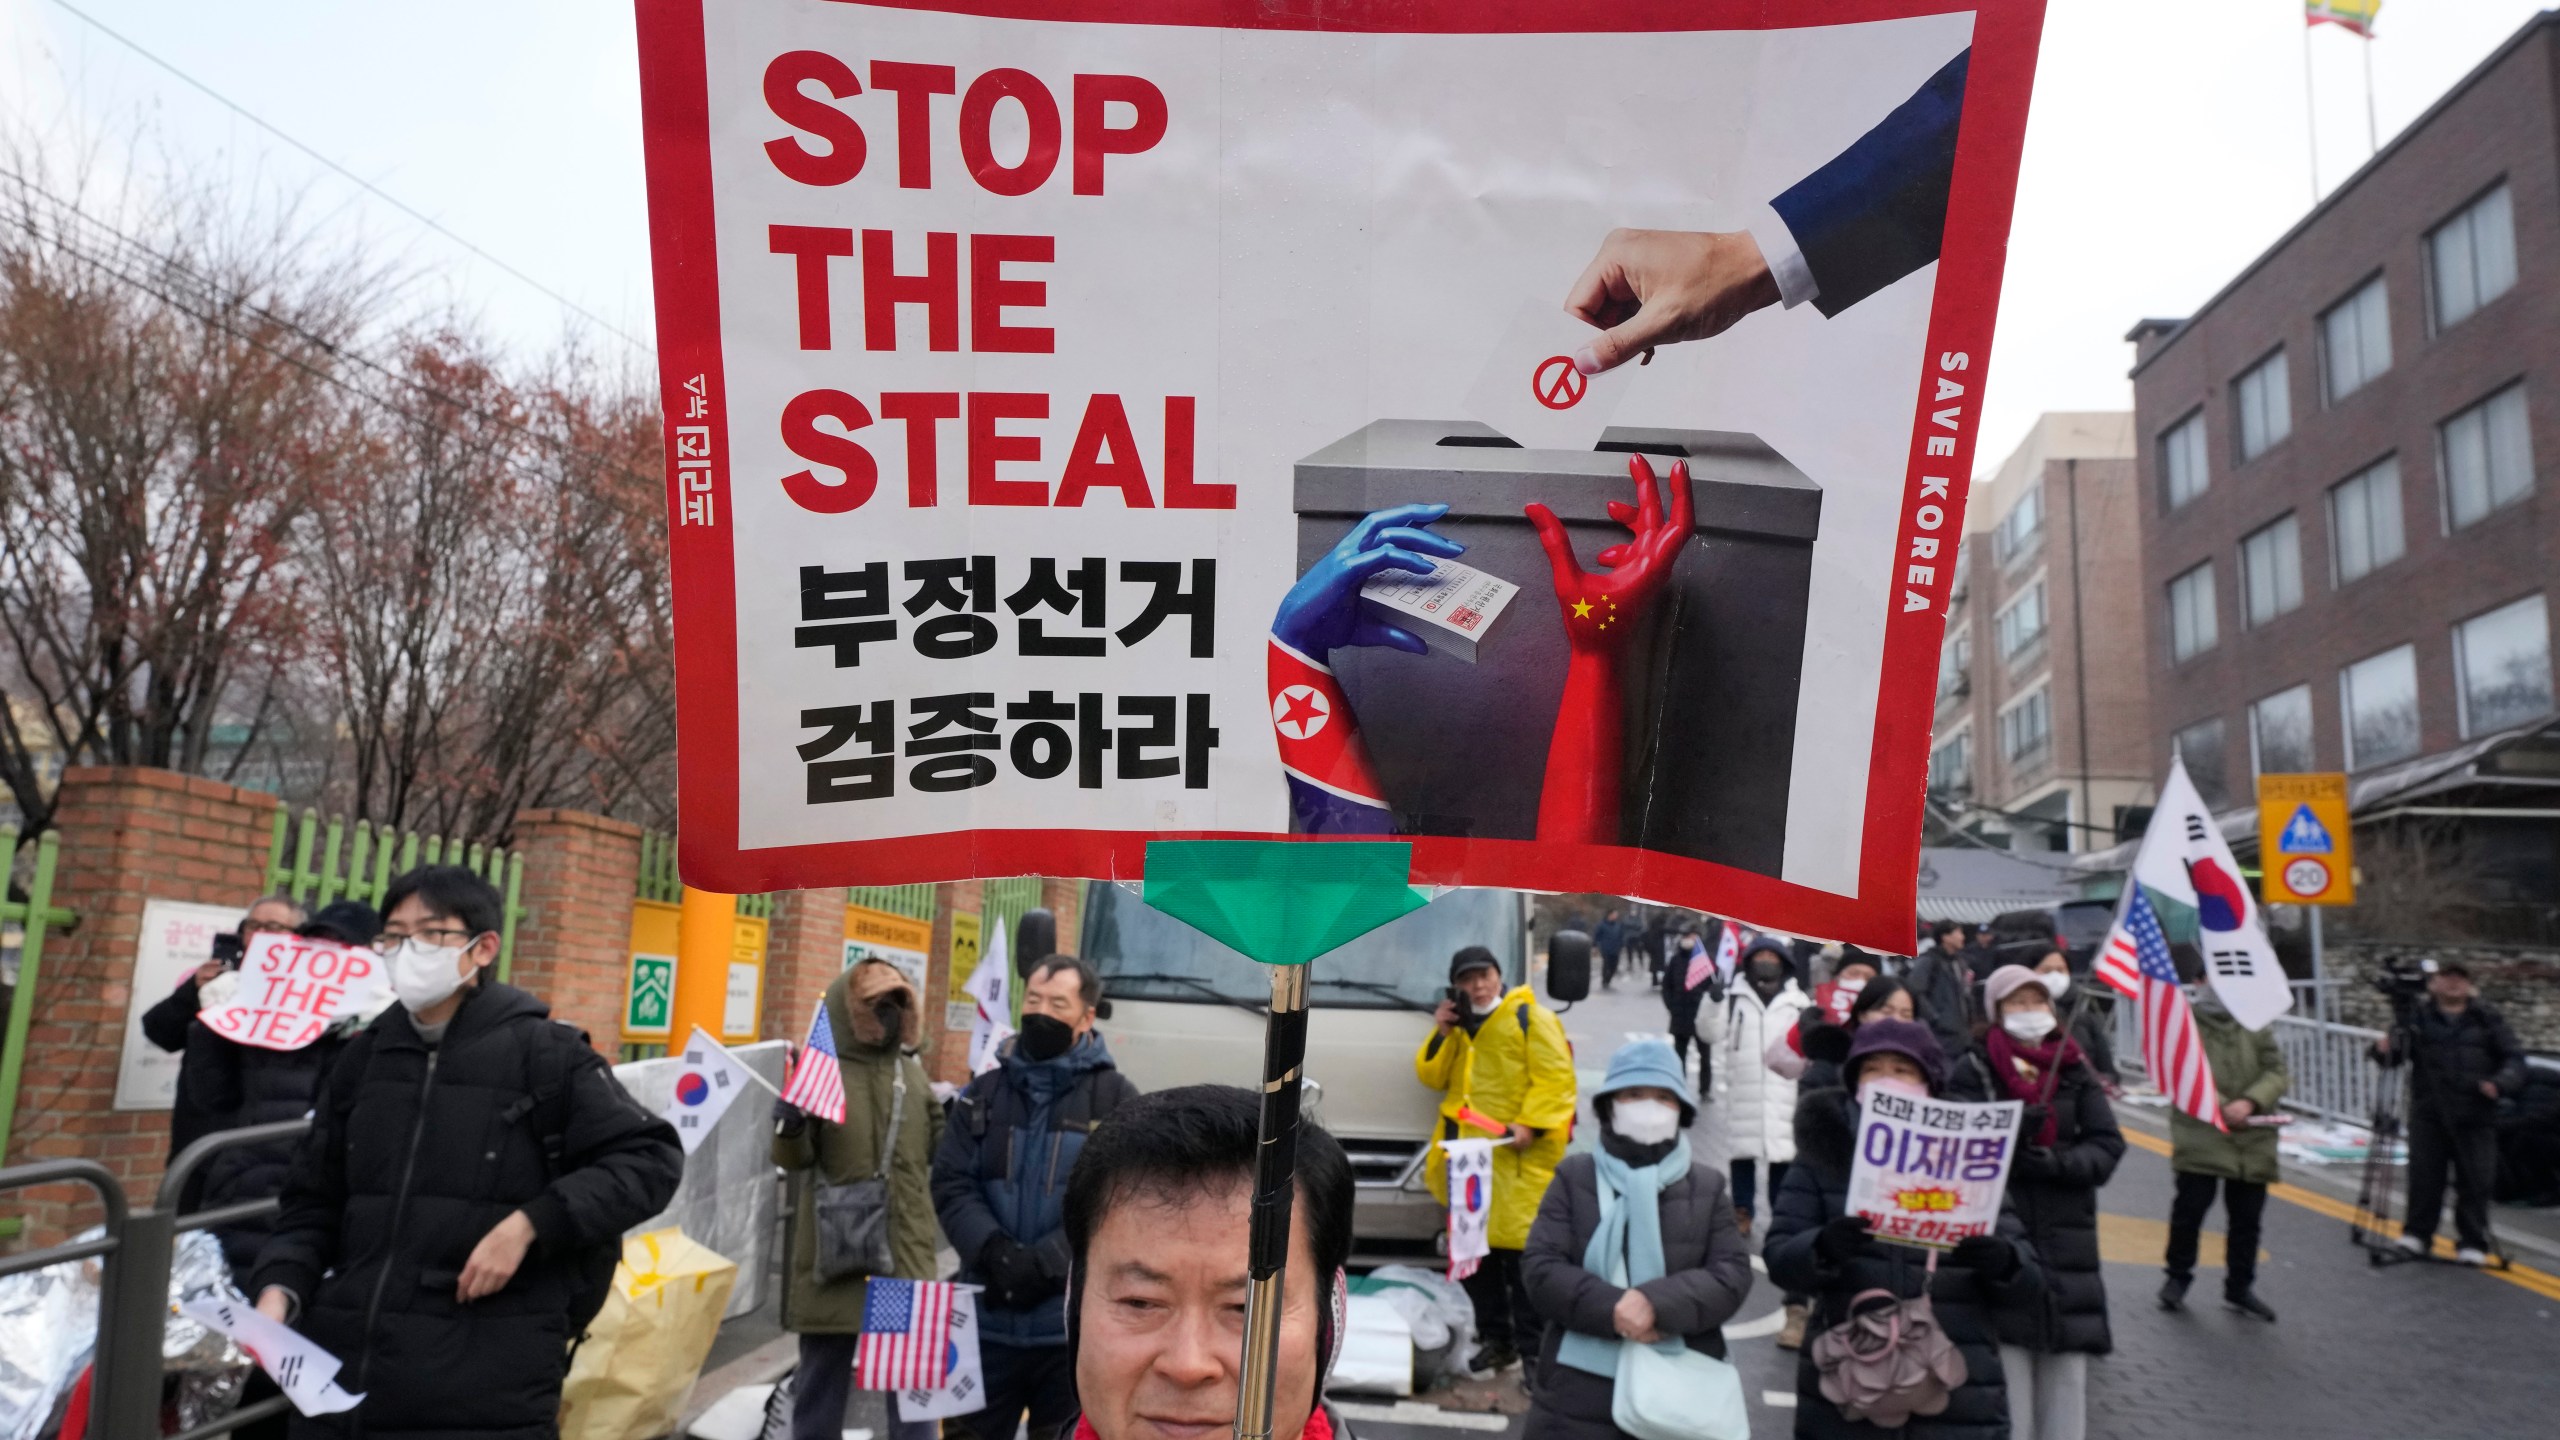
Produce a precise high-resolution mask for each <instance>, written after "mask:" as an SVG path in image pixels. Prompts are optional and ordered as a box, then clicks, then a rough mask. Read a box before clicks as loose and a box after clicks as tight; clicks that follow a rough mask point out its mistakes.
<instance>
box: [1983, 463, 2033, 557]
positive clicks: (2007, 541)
mask: <svg viewBox="0 0 2560 1440" xmlns="http://www.w3.org/2000/svg"><path fill="white" fill-rule="evenodd" d="M2043 538H2044V482H2043V481H2041V480H2039V481H2037V482H2036V483H2034V484H2033V485H2030V486H2028V487H2027V493H2026V494H2024V495H2021V496H2019V497H2018V503H2017V504H2015V505H2012V506H2010V507H2009V513H2008V514H2007V515H2005V516H2002V517H2001V520H2000V529H1999V530H1998V531H1997V532H1996V533H1995V534H1994V535H1993V537H1992V546H1991V548H1992V550H1993V552H1994V553H1996V554H1997V555H1999V557H2000V563H2001V564H2003V565H2006V564H2009V563H2010V562H2011V561H2014V560H2016V559H2018V558H2019V557H2020V556H2022V555H2025V554H2026V553H2028V552H2029V551H2031V550H2033V549H2034V548H2035V546H2036V542H2037V541H2039V540H2042V539H2043Z"/></svg>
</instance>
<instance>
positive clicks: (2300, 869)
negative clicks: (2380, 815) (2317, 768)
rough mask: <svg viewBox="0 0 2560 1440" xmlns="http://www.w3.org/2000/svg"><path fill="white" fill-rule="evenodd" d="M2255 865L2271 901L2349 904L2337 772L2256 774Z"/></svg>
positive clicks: (2350, 837) (2349, 843)
mask: <svg viewBox="0 0 2560 1440" xmlns="http://www.w3.org/2000/svg"><path fill="white" fill-rule="evenodd" d="M2258 864H2259V869H2260V870H2261V872H2262V873H2263V874H2264V875H2265V877H2266V878H2265V890H2266V898H2267V901H2268V903H2270V904H2274V905H2352V904H2354V903H2355V900H2356V880H2355V875H2356V870H2355V831H2354V828H2353V825H2352V823H2351V822H2350V821H2349V819H2348V816H2347V777H2346V776H2345V775H2343V774H2340V773H2338V772H2336V771H2326V772H2322V773H2317V774H2309V775H2261V776H2259V777H2258Z"/></svg>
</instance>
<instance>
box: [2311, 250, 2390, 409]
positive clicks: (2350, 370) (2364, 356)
mask: <svg viewBox="0 0 2560 1440" xmlns="http://www.w3.org/2000/svg"><path fill="white" fill-rule="evenodd" d="M2390 368H2391V298H2390V295H2389V293H2388V292H2387V291H2385V290H2384V288H2383V284H2382V277H2381V276H2379V275H2376V276H2374V277H2373V278H2372V279H2370V280H2367V281H2366V282H2364V284H2363V286H2362V287H2361V288H2359V289H2358V290H2357V291H2356V293H2354V294H2353V295H2350V296H2348V297H2347V298H2346V299H2344V300H2341V301H2339V302H2338V303H2337V304H2336V305H2333V306H2331V307H2330V309H2329V313H2328V314H2326V315H2323V316H2321V317H2320V373H2321V374H2322V376H2324V377H2325V379H2326V382H2327V385H2328V390H2329V403H2330V404H2332V405H2335V404H2337V403H2338V402H2339V401H2341V400H2344V399H2346V398H2347V397H2348V396H2350V395H2353V394H2354V393H2356V392H2357V391H2358V390H2361V389H2363V388H2364V387H2365V384H2366V382H2367V381H2370V380H2372V379H2373V378H2374V377H2376V376H2378V375H2380V374H2381V373H2382V372H2383V371H2385V370H2388V369H2390Z"/></svg>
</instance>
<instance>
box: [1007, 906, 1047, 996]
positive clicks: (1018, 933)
mask: <svg viewBox="0 0 2560 1440" xmlns="http://www.w3.org/2000/svg"><path fill="white" fill-rule="evenodd" d="M1057 953H1058V917H1057V916H1056V915H1055V914H1053V913H1052V912H1050V911H1047V910H1042V909H1031V910H1025V911H1023V912H1022V918H1021V919H1020V920H1017V921H1015V922H1014V925H1013V973H1015V974H1016V975H1019V976H1021V977H1023V978H1024V979H1026V980H1027V979H1030V978H1031V971H1032V969H1033V968H1034V967H1036V966H1037V965H1039V963H1040V962H1041V961H1043V960H1046V959H1048V958H1049V957H1050V956H1052V955H1055V954H1057Z"/></svg>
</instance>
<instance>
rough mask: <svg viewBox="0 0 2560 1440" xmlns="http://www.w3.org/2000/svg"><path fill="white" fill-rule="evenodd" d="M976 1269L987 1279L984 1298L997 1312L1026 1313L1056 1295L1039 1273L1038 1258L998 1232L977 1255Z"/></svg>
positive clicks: (1051, 1286) (1035, 1254)
mask: <svg viewBox="0 0 2560 1440" xmlns="http://www.w3.org/2000/svg"><path fill="white" fill-rule="evenodd" d="M978 1269H979V1271H980V1272H981V1273H983V1274H984V1275H985V1276H986V1277H987V1298H988V1299H990V1300H993V1301H994V1302H995V1304H996V1308H997V1309H999V1310H1028V1309H1030V1308H1031V1307H1032V1306H1034V1305H1037V1304H1039V1303H1040V1302H1041V1301H1043V1300H1046V1299H1048V1298H1049V1297H1050V1296H1051V1295H1054V1294H1056V1293H1057V1291H1058V1287H1057V1286H1055V1285H1052V1284H1051V1283H1050V1282H1049V1277H1048V1276H1046V1275H1044V1274H1042V1273H1041V1267H1040V1257H1039V1255H1038V1254H1037V1253H1036V1252H1034V1251H1033V1250H1031V1249H1030V1248H1029V1247H1027V1246H1025V1245H1023V1244H1021V1243H1020V1242H1018V1241H1016V1240H1015V1239H1014V1238H1013V1237H1012V1236H1010V1235H1006V1234H1003V1233H1001V1232H999V1233H998V1234H997V1235H995V1236H994V1237H993V1238H991V1239H989V1240H988V1241H987V1244H986V1248H985V1249H983V1250H980V1251H979V1252H978Z"/></svg>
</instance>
